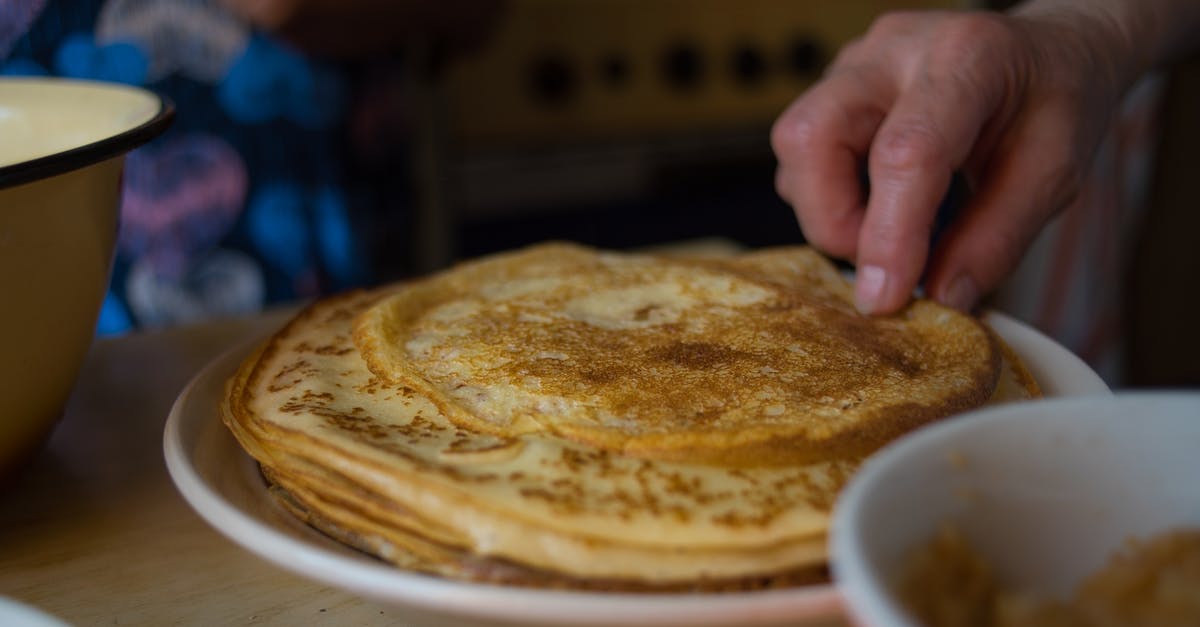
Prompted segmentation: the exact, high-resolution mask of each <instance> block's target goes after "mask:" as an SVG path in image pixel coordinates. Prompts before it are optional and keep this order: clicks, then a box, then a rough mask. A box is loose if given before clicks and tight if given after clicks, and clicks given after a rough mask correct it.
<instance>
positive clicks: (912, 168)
mask: <svg viewBox="0 0 1200 627" xmlns="http://www.w3.org/2000/svg"><path fill="white" fill-rule="evenodd" d="M935 86H936V88H935ZM997 102H998V95H996V94H994V93H991V92H988V91H975V90H973V89H972V86H971V84H970V82H968V81H964V80H962V79H960V78H958V77H954V76H942V77H937V78H933V77H930V76H928V75H924V76H922V77H918V79H916V80H915V81H914V82H913V84H912V85H911V86H910V88H909V89H907V90H906V91H905V92H904V93H903V94H902V95H901V96H900V98H899V99H898V100H897V101H896V105H895V106H894V107H893V109H892V111H891V112H890V113H889V114H888V116H887V118H886V119H885V120H884V122H883V125H882V126H881V127H880V129H879V132H878V134H877V135H876V137H875V141H874V142H873V143H872V146H871V152H870V158H869V163H868V168H869V172H870V183H871V190H870V199H869V201H868V204H867V210H866V214H865V216H864V217H863V221H862V228H861V230H860V231H859V240H858V247H857V248H858V256H857V257H856V259H855V263H856V265H857V266H858V280H857V282H856V289H855V298H856V301H857V304H858V308H859V310H860V311H862V312H864V313H872V314H882V313H890V312H893V311H896V310H897V309H899V308H901V307H903V306H904V305H905V303H907V302H908V301H909V299H910V298H911V296H912V291H913V288H915V287H916V285H917V282H918V281H919V280H920V277H921V273H922V270H923V269H924V267H925V262H926V259H927V256H928V249H929V238H930V231H931V228H932V225H933V221H934V218H935V215H936V212H937V207H938V205H939V204H940V202H941V200H942V198H943V196H944V195H945V194H946V191H947V189H948V188H949V186H950V181H951V178H952V176H953V173H954V171H955V170H956V169H957V168H959V167H960V166H962V164H963V162H964V161H965V160H966V159H967V156H968V154H969V153H970V151H971V147H972V146H973V145H974V144H975V141H976V139H977V137H978V135H979V132H980V129H981V128H982V127H983V126H984V124H985V122H986V121H987V120H988V118H989V117H990V116H991V115H992V113H993V111H994V110H995V108H996V104H997Z"/></svg>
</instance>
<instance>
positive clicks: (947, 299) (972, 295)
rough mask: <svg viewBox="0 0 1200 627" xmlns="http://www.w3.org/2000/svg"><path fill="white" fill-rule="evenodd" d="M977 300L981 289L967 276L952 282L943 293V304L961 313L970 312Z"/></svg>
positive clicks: (961, 276)
mask: <svg viewBox="0 0 1200 627" xmlns="http://www.w3.org/2000/svg"><path fill="white" fill-rule="evenodd" d="M977 300H979V288H977V287H975V281H973V280H972V279H971V277H969V276H967V275H965V274H963V275H959V276H958V277H957V278H955V279H954V280H953V281H951V282H950V285H949V286H948V287H947V288H946V290H945V291H944V292H942V303H943V304H945V305H947V306H949V307H953V308H955V309H957V310H959V311H970V310H971V308H972V307H974V306H975V301H977Z"/></svg>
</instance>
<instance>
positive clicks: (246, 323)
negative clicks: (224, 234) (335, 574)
mask: <svg viewBox="0 0 1200 627" xmlns="http://www.w3.org/2000/svg"><path fill="white" fill-rule="evenodd" d="M285 313H286V312H279V313H275V314H268V315H265V316H261V317H257V318H249V319H237V320H226V321H220V322H211V323H205V324H201V325H194V326H188V327H181V328H176V329H171V330H166V331H157V332H148V333H142V334H135V335H130V336H127V337H122V338H119V339H110V340H101V341H99V342H97V343H96V345H95V346H94V347H93V349H92V352H91V355H90V356H89V358H88V361H87V363H86V364H85V366H84V368H83V372H82V374H81V376H80V380H79V382H78V385H77V387H76V390H75V394H74V396H73V398H72V399H71V401H70V402H69V404H68V407H67V410H66V412H65V415H64V417H63V419H62V421H61V422H60V423H59V425H58V427H57V429H56V431H55V433H54V434H53V436H52V437H51V439H50V441H49V443H48V445H47V446H46V448H45V449H44V450H43V451H42V452H41V453H40V454H39V455H38V456H37V457H36V458H35V459H34V460H33V461H32V463H31V464H30V465H29V466H27V467H26V468H24V469H22V471H20V472H19V473H18V474H17V475H16V476H14V477H11V478H10V479H8V481H7V483H6V484H5V485H4V486H3V487H2V488H0V595H2V596H7V597H10V598H13V599H16V600H18V601H21V602H23V603H27V604H31V605H34V606H37V607H38V608H40V609H41V610H43V611H45V612H48V613H50V614H53V615H55V616H57V617H58V618H60V619H62V620H64V621H66V622H69V623H71V624H74V625H233V624H237V625H242V624H277V625H405V624H407V623H406V622H405V621H404V619H403V616H401V615H400V612H399V611H397V610H394V609H390V608H387V607H384V606H380V605H377V604H375V603H373V602H371V601H367V600H363V599H360V598H358V597H355V596H352V595H350V594H347V593H344V592H340V591H338V590H336V589H333V588H329V587H326V586H322V585H319V584H317V583H313V582H311V581H309V580H306V579H302V578H300V577H297V576H295V575H292V574H290V573H287V572H285V571H282V570H280V569H278V568H276V567H275V566H273V565H271V564H268V563H267V562H265V561H263V560H261V559H259V558H257V557H255V556H253V555H251V554H250V553H248V552H246V551H245V550H243V549H242V548H240V547H238V546H237V545H235V544H233V543H232V542H231V541H229V540H227V539H225V538H224V537H223V536H221V535H220V534H218V533H217V532H216V531H215V530H213V529H212V528H211V527H209V526H208V525H207V524H205V522H204V521H203V520H201V519H200V517H199V516H197V515H196V514H195V513H194V512H193V511H192V510H191V508H190V507H189V506H188V505H187V504H186V503H185V502H184V500H183V498H182V497H180V496H179V494H178V493H177V492H176V491H175V487H174V485H173V484H172V483H171V480H170V478H169V477H168V476H167V470H166V466H165V464H164V462H163V455H162V432H163V425H164V423H165V421H166V417H167V414H168V413H169V411H170V408H171V405H172V403H173V402H174V400H175V397H176V395H177V394H178V393H179V391H180V390H181V389H182V388H183V386H184V384H186V383H187V382H188V380H190V379H191V377H192V376H193V375H194V374H195V373H196V372H197V371H198V370H199V369H200V368H201V367H202V366H203V365H204V364H206V363H207V362H208V361H209V360H211V359H212V358H214V357H215V356H217V355H218V354H220V353H221V352H222V351H223V350H225V349H226V348H228V347H230V346H233V345H235V344H237V343H239V342H241V341H245V340H246V339H247V338H249V337H251V336H254V335H262V334H264V333H266V332H268V331H269V330H270V329H272V328H275V327H277V326H278V325H279V324H280V323H281V321H282V319H283V315H284V314H285Z"/></svg>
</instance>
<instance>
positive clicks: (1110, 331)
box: [995, 76, 1162, 387]
mask: <svg viewBox="0 0 1200 627" xmlns="http://www.w3.org/2000/svg"><path fill="white" fill-rule="evenodd" d="M1161 92H1162V78H1161V77H1160V76H1150V77H1148V78H1146V79H1144V80H1143V81H1142V82H1141V83H1140V84H1139V85H1138V86H1137V87H1136V88H1135V89H1133V90H1132V91H1131V92H1130V93H1129V95H1128V96H1127V97H1126V99H1125V102H1124V103H1123V106H1122V108H1121V110H1120V111H1119V112H1118V115H1117V119H1116V120H1115V123H1114V124H1113V126H1112V129H1111V130H1110V132H1109V134H1108V137H1107V138H1106V140H1105V142H1104V144H1103V145H1102V146H1101V148H1100V152H1099V153H1098V154H1097V156H1096V163H1095V164H1094V166H1093V167H1092V170H1091V171H1090V172H1089V173H1088V176H1087V178H1086V180H1085V181H1084V183H1083V189H1082V190H1080V193H1079V196H1078V197H1077V198H1076V200H1075V202H1073V203H1071V205H1070V206H1068V207H1067V208H1066V210H1065V211H1063V213H1062V214H1061V215H1059V216H1058V217H1057V218H1056V219H1055V220H1054V221H1053V222H1052V223H1051V224H1050V225H1049V226H1048V227H1047V228H1046V229H1045V230H1044V231H1042V233H1041V234H1040V235H1039V236H1038V238H1037V240H1035V241H1034V243H1033V245H1032V246H1031V248H1030V250H1029V252H1028V253H1027V254H1026V256H1025V258H1024V259H1023V260H1022V262H1021V265H1020V266H1019V267H1018V268H1017V271H1016V272H1015V273H1014V274H1013V276H1012V277H1011V278H1010V279H1009V280H1008V281H1007V282H1006V283H1005V285H1004V286H1003V287H1002V289H1001V290H1000V292H999V293H998V295H997V298H996V303H995V305H996V307H997V308H999V309H1001V310H1004V311H1007V312H1009V313H1012V314H1013V315H1015V316H1016V317H1018V318H1021V319H1022V320H1025V321H1026V322H1028V323H1030V324H1032V325H1033V326H1035V327H1037V328H1038V329H1040V330H1042V331H1043V332H1045V333H1046V334H1047V335H1049V336H1050V337H1052V338H1054V339H1055V340H1057V341H1058V342H1060V343H1061V344H1063V345H1064V346H1066V347H1067V348H1068V349H1070V350H1071V351H1072V352H1074V353H1075V354H1076V355H1078V356H1079V357H1080V358H1082V359H1083V360H1084V361H1086V362H1088V364H1089V365H1090V366H1092V368H1094V369H1095V370H1096V371H1097V372H1098V373H1099V374H1100V376H1102V377H1103V378H1104V380H1105V381H1106V382H1107V383H1108V384H1109V385H1110V386H1114V387H1116V386H1120V385H1122V384H1123V382H1124V372H1123V364H1124V362H1125V359H1124V352H1125V346H1124V345H1123V338H1122V334H1121V330H1122V327H1123V326H1124V323H1123V317H1124V311H1123V304H1124V301H1125V288H1126V285H1125V278H1126V277H1127V276H1128V275H1129V264H1130V262H1131V253H1132V250H1131V246H1132V244H1133V243H1134V241H1135V239H1136V235H1137V232H1138V228H1139V226H1140V223H1141V221H1142V219H1143V217H1144V214H1145V210H1146V204H1147V202H1148V200H1149V193H1150V189H1149V186H1150V183H1151V177H1150V173H1151V171H1152V167H1153V163H1152V161H1153V157H1154V153H1155V150H1156V147H1157V138H1158V136H1159V128H1158V123H1159V114H1158V110H1159V101H1160V99H1161V95H1162V94H1161Z"/></svg>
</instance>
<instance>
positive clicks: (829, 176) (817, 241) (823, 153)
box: [771, 70, 893, 259]
mask: <svg viewBox="0 0 1200 627" xmlns="http://www.w3.org/2000/svg"><path fill="white" fill-rule="evenodd" d="M892 89H893V86H892V85H890V84H888V82H887V79H885V78H883V77H881V76H878V75H872V74H870V73H869V72H867V71H865V70H850V71H839V72H836V73H833V74H831V75H830V76H828V77H827V78H825V79H824V80H822V81H821V82H820V83H818V84H817V85H815V86H814V87H813V88H811V89H810V90H808V91H807V92H805V94H804V95H803V96H801V97H800V98H798V99H797V100H796V101H795V102H794V103H793V104H792V105H791V106H790V107H789V108H788V109H787V111H785V112H784V113H783V115H781V116H780V117H779V119H778V120H777V121H776V123H775V126H774V127H773V128H772V131H771V145H772V147H773V148H774V150H775V154H776V157H777V159H778V160H779V166H778V170H777V172H776V188H777V190H778V191H779V193H780V195H781V196H783V198H784V199H785V200H787V201H788V202H789V203H790V204H791V205H792V207H793V209H794V210H795V212H796V217H797V219H798V220H799V222H800V228H801V230H803V232H804V236H805V238H806V239H807V240H808V241H809V243H811V244H813V245H814V246H816V247H818V248H820V249H822V250H824V251H825V252H827V253H829V254H831V255H834V256H837V257H843V258H847V259H850V258H853V257H854V255H855V251H856V246H857V243H858V230H859V227H860V225H861V222H862V216H863V212H864V209H865V207H864V203H865V200H866V198H865V195H864V193H863V190H862V184H861V176H860V172H861V168H862V164H863V162H864V161H865V158H866V155H867V151H868V149H869V147H870V144H871V138H872V137H873V136H874V134H875V131H876V130H877V129H878V127H879V124H880V121H881V120H882V119H883V116H884V112H885V111H886V110H887V108H888V106H890V104H891V100H892V97H893V96H892V95H891V94H892Z"/></svg>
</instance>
